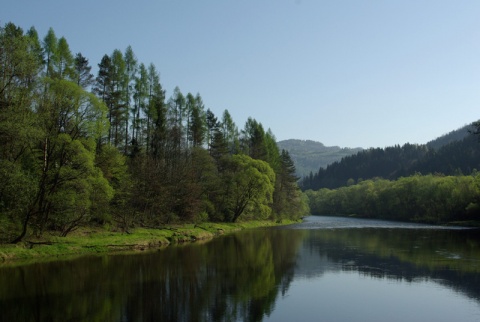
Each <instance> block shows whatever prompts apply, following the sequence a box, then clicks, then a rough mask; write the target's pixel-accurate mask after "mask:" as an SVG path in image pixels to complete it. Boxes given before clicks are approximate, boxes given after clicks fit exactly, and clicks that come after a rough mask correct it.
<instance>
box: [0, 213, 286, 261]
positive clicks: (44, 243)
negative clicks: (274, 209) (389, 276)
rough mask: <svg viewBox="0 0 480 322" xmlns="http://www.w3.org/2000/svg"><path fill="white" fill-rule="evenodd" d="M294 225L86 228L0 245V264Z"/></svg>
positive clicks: (256, 223)
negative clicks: (65, 235)
mask: <svg viewBox="0 0 480 322" xmlns="http://www.w3.org/2000/svg"><path fill="white" fill-rule="evenodd" d="M291 223H293V221H282V222H280V223H275V222H272V221H248V222H243V223H202V224H196V225H194V224H184V225H171V226H168V227H165V228H162V229H147V228H136V229H134V230H132V231H131V232H130V233H129V234H127V233H121V232H113V231H109V230H107V229H104V228H100V227H83V228H80V229H78V230H76V231H74V232H72V233H71V234H69V235H68V236H67V237H58V236H54V235H52V234H48V233H46V234H45V235H44V236H43V237H42V238H41V239H35V238H26V239H25V241H23V242H21V243H18V244H16V245H0V264H2V262H3V265H5V264H18V263H27V262H39V261H49V260H58V259H59V258H62V259H64V258H70V257H74V256H81V255H88V254H99V253H112V252H125V251H142V250H146V249H153V248H162V247H166V246H168V245H172V244H181V243H189V242H196V241H201V240H209V239H211V238H213V237H215V236H220V235H223V234H228V233H232V232H234V231H238V230H242V229H251V228H259V227H267V226H276V225H286V224H291Z"/></svg>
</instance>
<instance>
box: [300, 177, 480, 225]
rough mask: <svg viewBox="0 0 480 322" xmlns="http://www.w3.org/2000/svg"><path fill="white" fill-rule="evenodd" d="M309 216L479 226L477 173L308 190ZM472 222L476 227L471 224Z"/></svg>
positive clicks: (361, 183) (374, 181)
mask: <svg viewBox="0 0 480 322" xmlns="http://www.w3.org/2000/svg"><path fill="white" fill-rule="evenodd" d="M306 193H307V194H308V196H309V200H310V207H311V211H312V214H316V215H357V216H360V217H365V218H379V219H389V220H398V221H413V222H422V223H432V224H447V223H453V222H462V225H465V224H469V223H471V224H474V225H478V222H480V173H478V172H476V171H475V172H474V173H473V174H472V175H468V176H445V175H441V174H437V175H432V174H429V175H423V176H422V175H420V174H417V175H413V176H409V177H402V178H399V179H398V180H394V181H390V180H386V179H380V178H376V179H372V180H364V181H362V182H360V183H358V184H354V185H350V186H345V187H341V188H338V189H327V188H322V189H319V190H317V191H312V190H309V191H307V192H306ZM475 222H476V224H475Z"/></svg>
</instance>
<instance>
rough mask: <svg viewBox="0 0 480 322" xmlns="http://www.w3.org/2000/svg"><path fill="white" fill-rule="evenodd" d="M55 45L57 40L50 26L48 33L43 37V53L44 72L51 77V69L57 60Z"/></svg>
mask: <svg viewBox="0 0 480 322" xmlns="http://www.w3.org/2000/svg"><path fill="white" fill-rule="evenodd" d="M57 46H58V40H57V36H56V35H55V31H53V29H52V28H50V29H48V33H47V35H46V36H45V38H43V53H44V57H45V74H46V75H47V77H52V73H53V72H52V69H53V66H54V64H55V63H56V61H57V59H58V58H57V56H56V53H57Z"/></svg>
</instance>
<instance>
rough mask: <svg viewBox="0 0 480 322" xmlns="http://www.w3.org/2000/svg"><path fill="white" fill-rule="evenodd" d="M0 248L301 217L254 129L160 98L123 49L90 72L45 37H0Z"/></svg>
mask: <svg viewBox="0 0 480 322" xmlns="http://www.w3.org/2000/svg"><path fill="white" fill-rule="evenodd" d="M0 66H1V67H0V68H1V73H0V241H1V242H18V241H20V240H22V239H23V238H24V237H25V236H26V235H27V234H30V233H32V234H35V235H41V234H42V233H44V232H45V231H46V230H49V231H52V232H57V233H58V234H59V235H63V236H65V235H66V234H68V233H69V232H70V231H72V230H74V229H76V228H77V227H78V226H79V225H84V224H92V223H100V224H109V225H118V226H119V227H121V228H122V229H124V230H126V231H128V229H129V228H130V227H132V226H135V225H142V226H147V227H161V226H162V225H164V224H167V223H172V222H199V221H207V220H210V221H236V220H237V219H238V218H240V217H242V218H243V219H246V220H247V219H251V218H269V219H272V220H275V219H281V218H299V217H301V216H303V215H304V214H305V212H306V211H307V208H306V207H307V205H306V201H305V199H304V198H303V197H302V193H301V191H300V190H299V188H298V186H297V184H296V180H297V178H296V177H295V167H294V164H293V162H292V161H291V158H290V156H289V154H288V153H287V152H286V151H279V149H278V147H277V145H276V143H275V137H274V135H273V134H272V132H271V131H270V130H268V131H265V130H264V128H263V126H262V124H261V123H259V122H257V121H256V120H254V119H251V118H250V119H248V121H247V122H246V124H245V127H244V129H243V130H239V129H238V128H237V126H236V125H235V123H234V122H233V120H232V118H231V116H230V114H229V112H228V111H227V110H225V112H224V113H223V115H222V116H221V118H220V119H219V118H218V117H217V116H215V115H214V113H213V112H212V111H210V110H209V109H207V110H205V107H204V104H203V102H202V98H201V96H200V95H199V94H196V95H193V94H191V93H187V94H186V95H184V94H183V93H182V92H181V91H180V89H179V88H176V89H175V90H174V92H173V94H172V96H171V97H170V98H168V99H166V94H165V91H164V90H163V88H162V85H161V84H160V77H159V73H158V72H157V70H156V68H155V66H154V65H153V64H150V65H148V66H146V65H144V64H143V63H141V62H139V61H138V59H137V58H136V56H135V54H134V52H133V50H132V48H131V47H128V48H127V49H126V50H125V51H124V52H123V53H122V52H121V51H120V50H114V51H113V52H112V53H111V54H110V55H104V56H103V58H102V59H101V62H100V63H99V64H98V67H99V68H98V74H97V76H96V77H95V76H94V75H93V74H92V73H91V66H90V65H89V61H88V59H87V58H86V57H84V56H83V55H82V54H81V53H77V54H75V55H74V54H73V53H71V51H70V49H69V45H68V43H67V41H66V39H65V38H64V37H61V38H57V36H56V34H55V32H54V31H53V30H52V29H50V30H49V31H48V33H47V35H46V36H45V37H44V38H43V39H42V40H40V38H39V36H38V34H37V32H36V30H35V29H34V28H33V27H32V28H30V29H29V30H28V31H27V32H24V31H23V30H22V29H21V28H20V27H18V26H15V25H14V24H13V23H7V24H6V25H5V26H4V27H2V28H0Z"/></svg>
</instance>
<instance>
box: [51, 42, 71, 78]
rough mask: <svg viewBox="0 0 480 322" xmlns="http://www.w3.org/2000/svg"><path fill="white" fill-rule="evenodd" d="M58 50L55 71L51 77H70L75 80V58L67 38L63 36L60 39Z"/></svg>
mask: <svg viewBox="0 0 480 322" xmlns="http://www.w3.org/2000/svg"><path fill="white" fill-rule="evenodd" d="M56 49H57V51H56V54H55V57H56V59H55V60H54V72H53V73H52V75H51V76H50V77H58V78H60V79H68V80H72V81H74V80H75V79H76V77H77V75H75V59H74V58H73V55H72V53H71V51H70V47H69V45H68V43H67V40H66V39H65V38H64V37H61V38H60V39H59V40H58V45H57V48H56Z"/></svg>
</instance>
